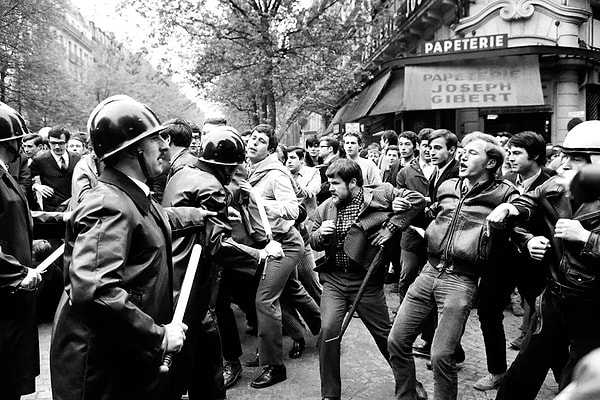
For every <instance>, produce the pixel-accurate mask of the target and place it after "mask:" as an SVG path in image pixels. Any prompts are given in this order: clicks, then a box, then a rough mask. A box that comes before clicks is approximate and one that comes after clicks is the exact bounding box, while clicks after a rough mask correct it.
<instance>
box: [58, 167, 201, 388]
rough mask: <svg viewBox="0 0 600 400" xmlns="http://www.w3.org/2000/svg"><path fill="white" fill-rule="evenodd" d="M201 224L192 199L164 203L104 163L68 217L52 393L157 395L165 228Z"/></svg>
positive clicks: (165, 283)
mask: <svg viewBox="0 0 600 400" xmlns="http://www.w3.org/2000/svg"><path fill="white" fill-rule="evenodd" d="M202 225H203V221H202V220H201V219H200V214H199V212H198V210H197V209H195V208H190V207H181V208H178V209H177V210H164V209H162V208H161V207H160V206H159V205H158V204H156V203H155V202H153V201H151V200H150V199H149V198H148V197H147V196H146V195H145V194H144V192H143V191H142V190H141V189H140V188H139V187H138V186H137V185H136V184H135V183H134V182H133V181H132V180H131V179H129V178H128V177H127V176H125V175H124V174H122V173H121V172H119V171H117V170H115V169H112V168H106V169H105V170H104V172H103V173H102V175H101V176H100V178H99V184H98V186H97V187H95V188H93V189H91V190H90V191H89V195H86V196H85V197H84V199H83V201H82V202H81V203H80V204H79V206H78V207H77V208H76V209H75V211H74V212H73V215H72V217H71V218H70V220H69V221H68V223H67V235H66V239H67V244H66V247H65V265H67V266H68V268H67V269H66V271H65V283H66V284H65V291H66V295H64V296H63V299H62V300H61V304H60V305H59V308H58V310H57V314H56V317H55V321H54V324H55V327H54V334H53V337H52V344H51V348H50V367H51V377H52V390H53V396H54V399H55V400H63V399H77V400H82V399H111V400H112V399H126V398H138V399H158V398H159V396H160V385H159V375H158V368H159V365H160V362H161V358H162V351H161V344H162V342H163V336H164V328H163V325H164V324H167V323H169V322H170V321H171V318H172V312H173V270H172V261H171V260H172V257H171V233H172V231H173V233H184V232H185V231H184V229H185V228H191V229H199V228H201V227H202ZM186 233H189V232H186Z"/></svg>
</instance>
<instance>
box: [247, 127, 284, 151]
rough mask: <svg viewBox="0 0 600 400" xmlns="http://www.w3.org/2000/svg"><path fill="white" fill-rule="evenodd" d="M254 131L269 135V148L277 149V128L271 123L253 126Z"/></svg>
mask: <svg viewBox="0 0 600 400" xmlns="http://www.w3.org/2000/svg"><path fill="white" fill-rule="evenodd" d="M252 132H259V133H262V134H264V135H267V137H268V138H269V144H268V145H267V150H275V149H277V145H278V144H279V141H278V140H277V135H275V129H273V127H272V126H271V125H269V124H259V125H256V126H255V127H254V128H252Z"/></svg>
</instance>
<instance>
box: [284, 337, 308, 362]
mask: <svg viewBox="0 0 600 400" xmlns="http://www.w3.org/2000/svg"><path fill="white" fill-rule="evenodd" d="M304 346H306V342H305V341H304V339H299V340H294V343H293V344H292V349H291V350H290V352H289V353H288V354H289V355H290V358H300V357H301V356H302V353H304Z"/></svg>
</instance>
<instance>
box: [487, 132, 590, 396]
mask: <svg viewBox="0 0 600 400" xmlns="http://www.w3.org/2000/svg"><path fill="white" fill-rule="evenodd" d="M562 152H563V155H564V156H563V157H564V158H563V163H562V165H561V167H560V168H559V171H558V172H559V174H558V175H557V176H555V177H553V178H551V179H549V180H547V181H546V182H545V183H543V184H542V185H541V186H538V187H537V188H536V189H535V190H533V191H530V192H528V193H525V194H524V195H522V196H520V197H519V198H517V199H515V200H513V201H512V202H511V203H509V204H502V205H500V206H499V207H498V208H496V209H495V210H494V211H493V212H492V213H491V214H490V215H489V216H488V220H489V221H490V224H494V225H498V224H504V223H506V221H508V222H509V223H511V222H514V221H516V223H517V224H518V222H520V221H527V220H530V219H531V218H532V217H533V216H541V217H542V218H543V221H544V226H543V229H544V230H545V232H546V233H545V234H544V235H540V236H534V235H533V234H532V233H530V232H528V231H527V230H525V229H523V228H522V227H520V226H518V225H517V227H516V228H514V229H513V231H514V237H515V242H516V243H517V245H518V246H519V247H520V248H521V250H522V252H524V253H526V254H529V256H530V257H531V258H533V259H534V260H539V261H541V262H542V263H543V264H546V265H547V266H548V268H549V272H550V274H549V275H550V282H549V284H548V285H547V286H546V288H545V289H544V291H543V292H542V294H541V295H540V296H539V297H538V298H537V299H536V310H535V312H536V315H535V316H534V321H533V323H532V326H531V327H530V332H529V333H528V335H527V336H526V338H525V341H524V343H523V347H522V348H521V351H520V352H519V355H518V356H517V358H516V359H515V361H514V362H513V364H512V365H511V367H510V368H509V370H508V371H507V373H506V375H505V377H504V381H503V382H502V385H501V386H500V389H499V391H498V395H497V397H496V398H497V399H534V398H535V397H536V395H537V393H538V391H539V388H540V387H541V385H542V383H543V381H544V379H545V377H546V374H547V372H548V369H549V368H550V367H552V366H553V365H554V364H555V363H556V358H557V357H558V356H559V354H560V352H561V351H564V349H568V351H569V359H568V361H567V363H566V365H565V367H564V369H563V372H562V376H561V377H560V382H559V388H560V389H561V390H562V389H564V388H565V387H566V386H567V385H568V384H569V382H570V381H571V379H572V377H571V375H572V373H573V368H574V366H575V364H576V363H577V361H578V360H579V359H581V357H583V356H584V355H586V354H587V353H589V352H590V351H591V350H593V349H594V348H596V347H600V317H598V315H597V314H598V313H597V310H598V307H599V306H600V273H599V272H598V268H597V266H598V261H599V259H600V199H598V198H596V199H594V200H591V201H582V200H581V199H578V198H573V197H571V195H570V193H569V191H568V190H567V189H566V182H567V181H568V177H569V176H572V175H573V174H574V172H576V171H578V170H579V169H581V168H582V167H583V166H586V165H588V164H590V163H597V162H599V161H600V121H586V122H583V123H581V124H579V125H578V126H576V127H575V128H573V129H572V130H571V131H570V132H569V133H568V135H567V137H566V138H565V141H564V143H563V146H562ZM588 200H589V199H588ZM500 226H501V225H500Z"/></svg>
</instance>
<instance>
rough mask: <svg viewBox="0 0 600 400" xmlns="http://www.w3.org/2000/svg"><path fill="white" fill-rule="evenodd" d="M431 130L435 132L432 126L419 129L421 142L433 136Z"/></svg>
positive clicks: (418, 136)
mask: <svg viewBox="0 0 600 400" xmlns="http://www.w3.org/2000/svg"><path fill="white" fill-rule="evenodd" d="M431 132H433V129H431V128H423V129H421V130H420V131H419V134H418V135H417V140H418V141H419V143H421V142H422V141H423V140H427V141H429V140H430V139H429V138H430V137H431Z"/></svg>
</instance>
